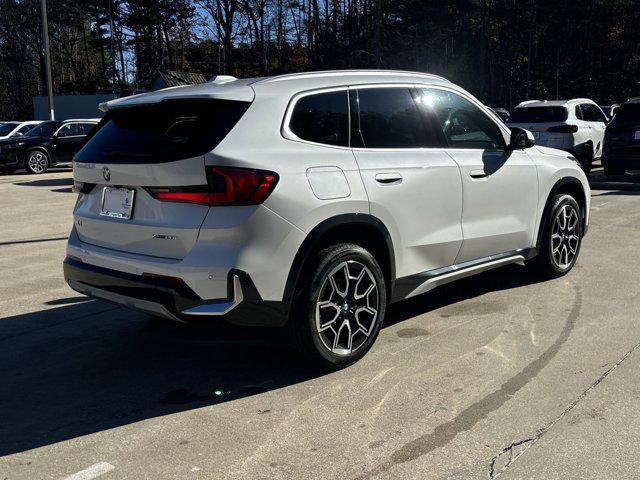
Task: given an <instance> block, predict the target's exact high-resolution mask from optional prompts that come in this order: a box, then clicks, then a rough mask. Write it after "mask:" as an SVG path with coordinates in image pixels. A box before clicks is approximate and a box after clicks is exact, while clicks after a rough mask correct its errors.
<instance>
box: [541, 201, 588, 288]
mask: <svg viewBox="0 0 640 480" xmlns="http://www.w3.org/2000/svg"><path fill="white" fill-rule="evenodd" d="M580 211H581V209H580V206H579V205H578V202H576V200H575V199H574V198H573V197H572V196H571V195H566V194H560V195H556V196H554V197H553V198H552V199H551V209H550V215H549V216H548V218H547V220H546V222H545V225H542V226H541V228H543V231H542V241H541V243H540V252H539V254H538V256H537V257H536V258H535V259H534V260H533V265H534V266H535V267H536V269H537V270H538V272H540V273H541V274H543V275H544V276H546V277H560V276H562V275H566V274H567V273H569V271H570V270H571V269H572V268H573V266H574V265H575V263H576V260H577V258H578V253H579V252H580V245H581V244H582V215H581V214H580Z"/></svg>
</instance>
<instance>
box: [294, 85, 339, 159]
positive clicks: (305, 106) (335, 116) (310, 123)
mask: <svg viewBox="0 0 640 480" xmlns="http://www.w3.org/2000/svg"><path fill="white" fill-rule="evenodd" d="M289 129H290V130H291V132H293V134H294V135H296V136H297V137H298V138H299V139H301V140H306V141H308V142H314V143H322V144H325V145H335V146H340V147H347V146H349V99H348V92H347V91H346V90H342V91H338V92H321V93H314V94H310V95H306V96H304V97H302V98H300V99H299V100H298V101H297V102H296V104H295V106H294V107H293V112H292V113H291V119H290V121H289Z"/></svg>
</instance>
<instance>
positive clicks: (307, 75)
mask: <svg viewBox="0 0 640 480" xmlns="http://www.w3.org/2000/svg"><path fill="white" fill-rule="evenodd" d="M345 75H409V76H414V77H428V78H435V79H438V80H442V81H444V82H448V81H449V80H447V79H446V78H444V77H441V76H439V75H434V74H432V73H422V72H410V71H405V70H367V69H361V70H358V69H354V70H322V71H316V72H298V73H286V74H283V75H276V76H273V77H267V78H265V79H263V80H259V81H258V82H256V83H271V82H280V81H283V80H293V79H296V78H313V77H329V76H345Z"/></svg>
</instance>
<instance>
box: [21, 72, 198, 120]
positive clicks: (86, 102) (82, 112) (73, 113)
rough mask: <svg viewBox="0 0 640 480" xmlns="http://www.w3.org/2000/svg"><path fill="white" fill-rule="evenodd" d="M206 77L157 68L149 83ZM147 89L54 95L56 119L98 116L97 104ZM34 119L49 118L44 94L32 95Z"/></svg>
mask: <svg viewBox="0 0 640 480" xmlns="http://www.w3.org/2000/svg"><path fill="white" fill-rule="evenodd" d="M206 82H207V78H206V77H205V76H204V75H202V74H201V73H189V72H177V71H175V70H159V71H158V72H157V73H156V75H155V77H153V81H152V82H151V85H150V88H149V89H150V90H160V89H162V88H167V87H177V86H180V85H193V84H196V83H206ZM145 91H147V90H121V91H118V92H117V93H116V94H113V93H97V94H93V95H56V96H55V97H54V99H53V104H54V108H55V115H56V120H67V119H69V118H99V117H102V116H103V115H104V113H103V112H101V111H100V110H98V105H100V104H101V103H102V102H108V101H109V100H113V99H114V98H120V97H127V96H129V95H135V94H138V93H144V92H145ZM33 118H34V120H48V119H49V104H48V100H47V97H46V96H37V97H33Z"/></svg>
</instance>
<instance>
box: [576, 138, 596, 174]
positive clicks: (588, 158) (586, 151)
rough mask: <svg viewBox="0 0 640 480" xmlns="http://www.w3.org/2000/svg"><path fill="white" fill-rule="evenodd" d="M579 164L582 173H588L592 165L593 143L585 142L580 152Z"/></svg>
mask: <svg viewBox="0 0 640 480" xmlns="http://www.w3.org/2000/svg"><path fill="white" fill-rule="evenodd" d="M579 160H580V166H582V169H583V170H584V173H586V174H587V175H589V173H590V172H591V167H592V166H593V145H591V144H590V143H587V144H586V145H585V146H584V147H583V148H582V151H581V152H580V158H579Z"/></svg>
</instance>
